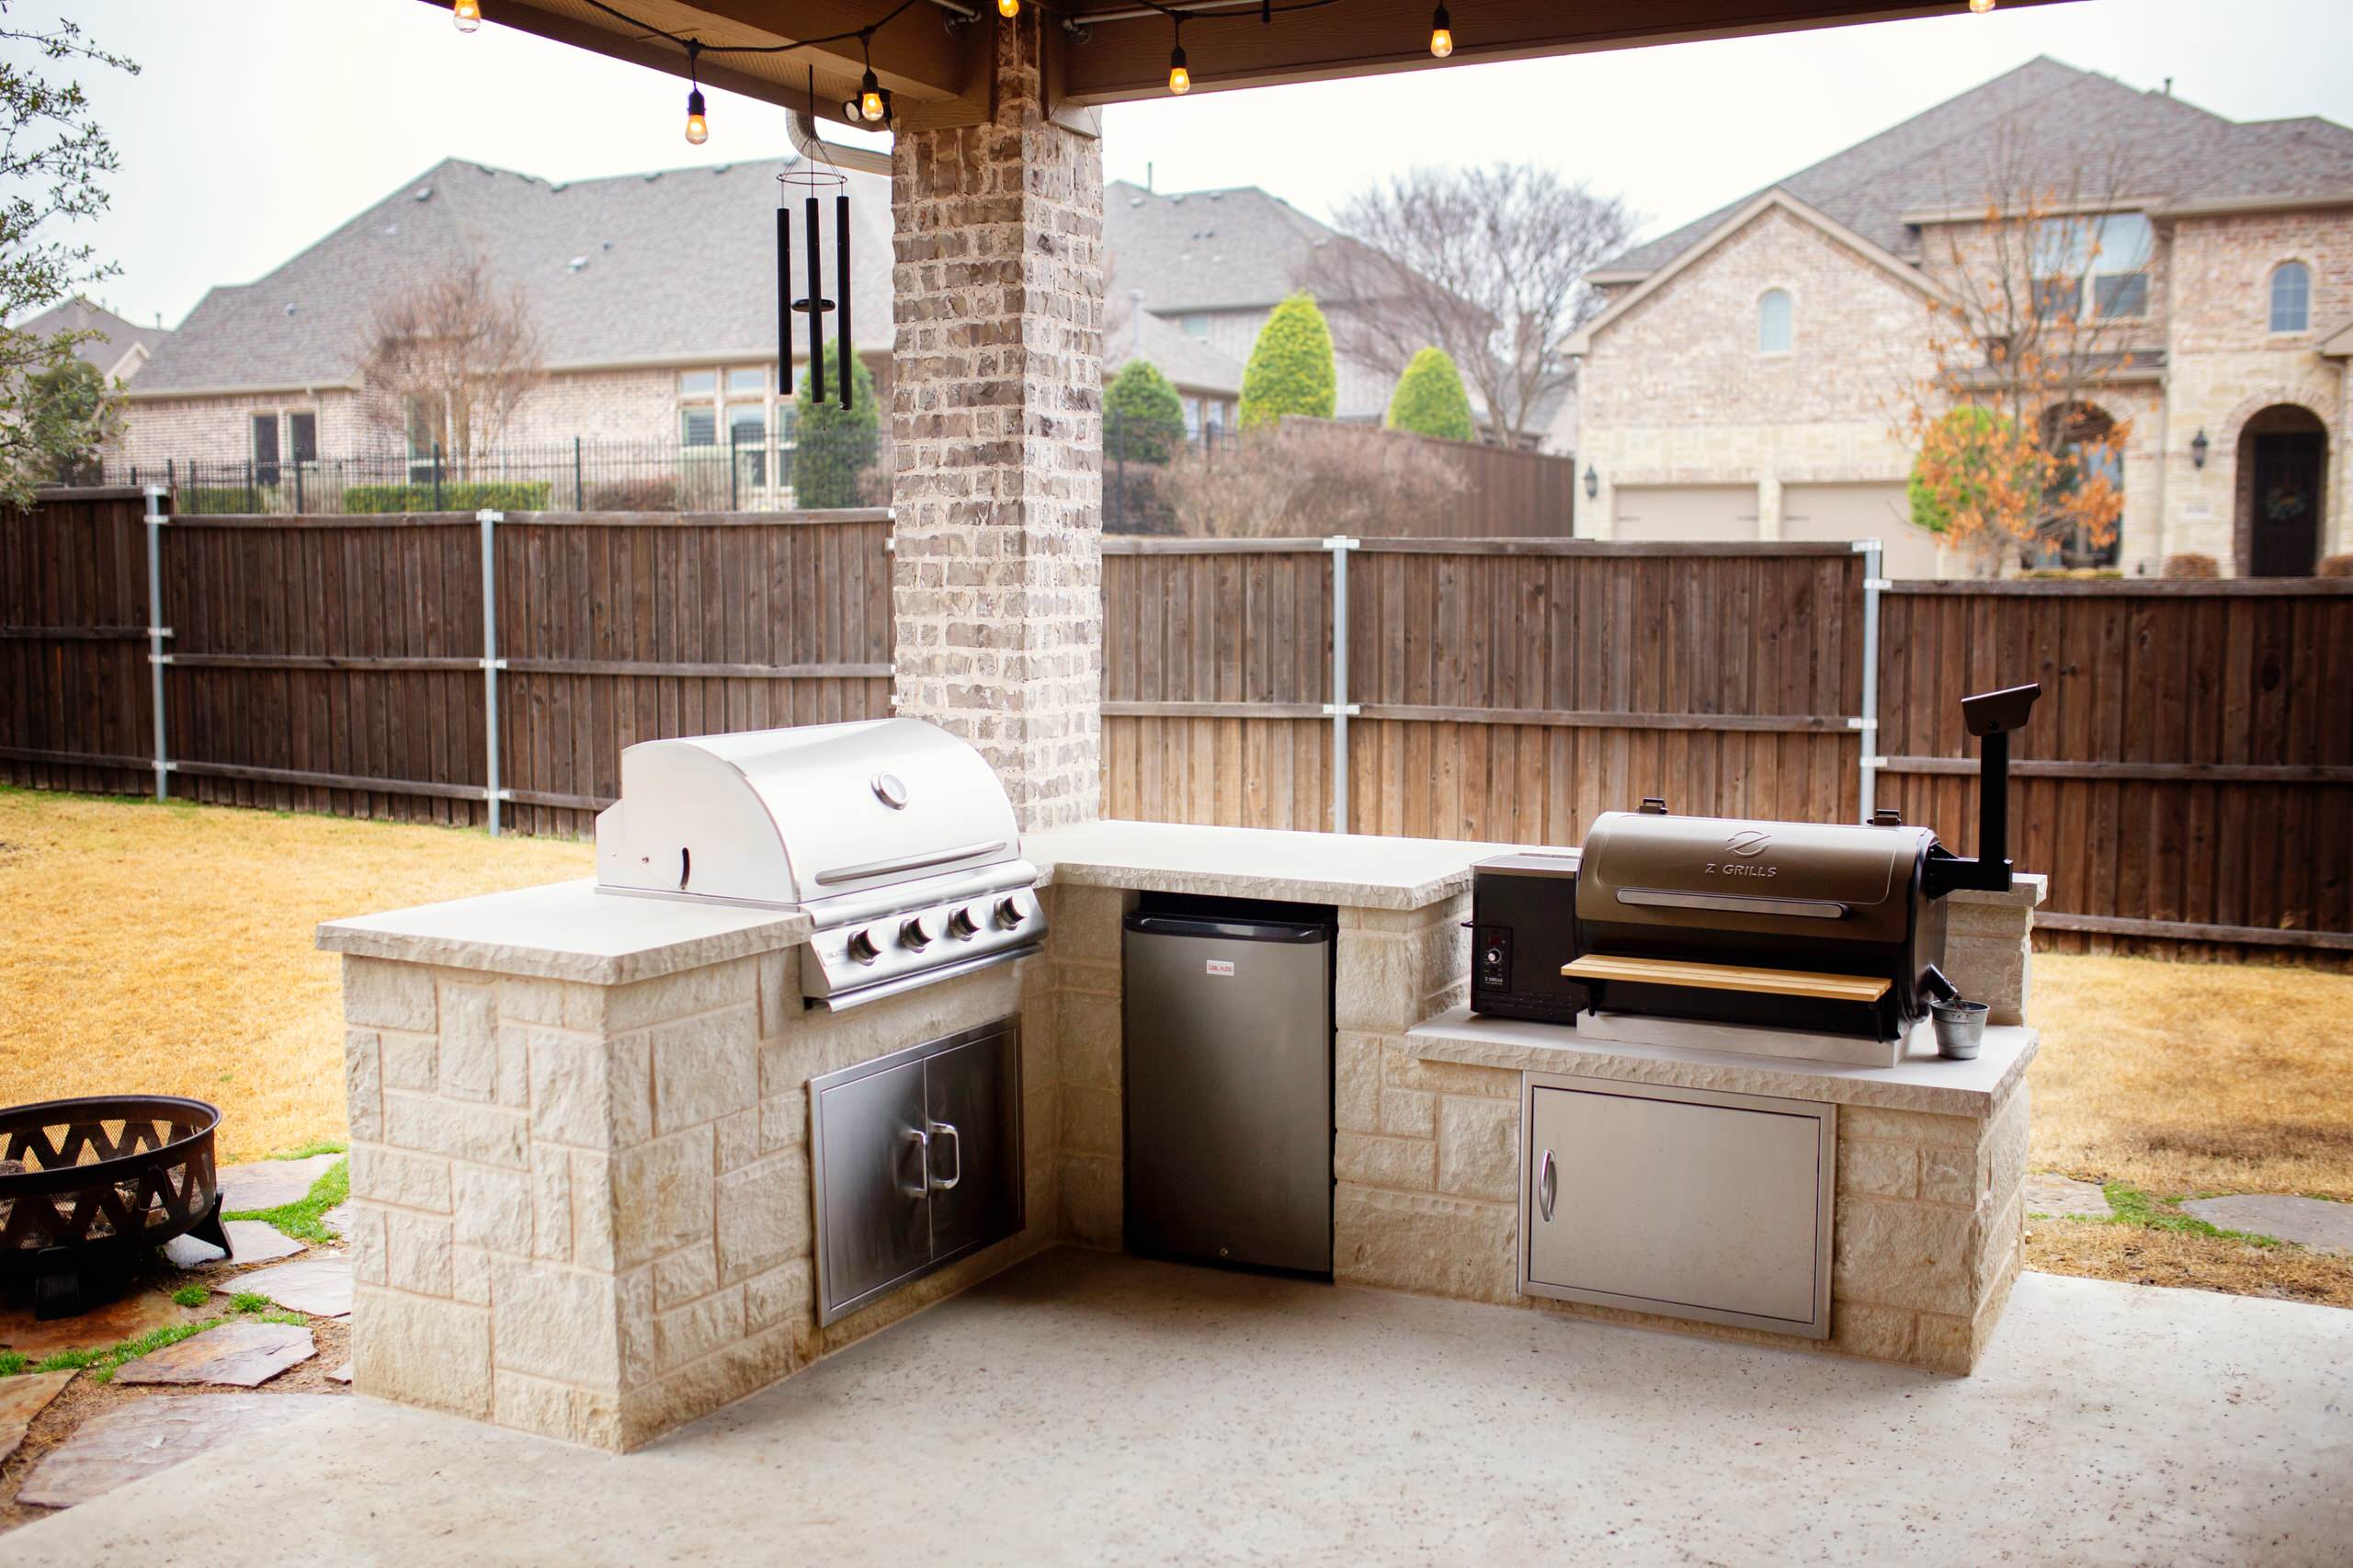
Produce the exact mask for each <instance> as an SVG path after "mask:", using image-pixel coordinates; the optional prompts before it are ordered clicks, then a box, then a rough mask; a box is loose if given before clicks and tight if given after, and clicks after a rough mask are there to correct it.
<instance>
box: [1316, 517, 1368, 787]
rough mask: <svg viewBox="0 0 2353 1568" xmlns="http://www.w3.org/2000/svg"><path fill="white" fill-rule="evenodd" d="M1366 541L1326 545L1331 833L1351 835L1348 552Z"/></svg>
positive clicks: (1335, 540)
mask: <svg viewBox="0 0 2353 1568" xmlns="http://www.w3.org/2000/svg"><path fill="white" fill-rule="evenodd" d="M1363 544H1364V540H1358V539H1350V538H1348V537H1347V535H1346V534H1334V535H1333V536H1332V537H1331V538H1329V539H1327V540H1324V549H1325V550H1327V551H1331V554H1332V700H1331V701H1329V702H1327V703H1325V704H1324V712H1326V713H1328V714H1330V715H1331V718H1332V831H1333V832H1334V833H1346V832H1347V831H1348V715H1349V714H1351V713H1354V712H1355V711H1356V710H1357V708H1356V704H1355V703H1353V702H1350V701H1349V700H1348V551H1352V550H1357V549H1360V548H1362V546H1363Z"/></svg>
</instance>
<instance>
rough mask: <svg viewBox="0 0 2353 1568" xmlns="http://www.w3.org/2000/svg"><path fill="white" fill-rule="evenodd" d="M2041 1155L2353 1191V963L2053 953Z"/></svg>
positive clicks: (2143, 1183) (2157, 1185) (2048, 964)
mask: <svg viewBox="0 0 2353 1568" xmlns="http://www.w3.org/2000/svg"><path fill="white" fill-rule="evenodd" d="M2028 1011H2029V1016H2030V1017H2031V1019H2032V1021H2033V1022H2034V1023H2035V1024H2036V1025H2037V1026H2038V1027H2040V1028H2041V1030H2042V1051H2041V1053H2040V1055H2039V1056H2038V1057H2037V1058H2036V1059H2035V1062H2034V1066H2033V1067H2032V1068H2031V1069H2030V1070H2029V1077H2028V1082H2029V1084H2030V1085H2032V1087H2033V1090H2034V1150H2033V1154H2032V1163H2033V1165H2034V1168H2035V1169H2037V1170H2046V1171H2058V1172H2061V1173H2063V1174H2064V1175H2067V1176H2078V1177H2081V1178H2082V1179H2084V1180H2086V1181H2127V1182H2131V1184H2132V1185H2133V1186H2135V1187H2140V1188H2142V1189H2143V1190H2144V1191H2147V1192H2151V1193H2155V1194H2160V1195H2163V1196H2166V1197H2177V1196H2190V1195H2195V1194H2199V1193H2210V1192H2300V1193H2303V1194H2306V1195H2307V1196H2310V1197H2313V1198H2334V1199H2346V1200H2353V974H2321V973H2316V972H2314V971H2311V970H2302V969H2287V968H2277V967H2272V966H2268V965H2263V966H2258V965H2248V964H2189V963H2164V962H2160V961H2158V960H2154V959H2115V958H2092V957H2086V956H2082V955H2078V954H2073V953H2040V954H2038V955H2036V957H2035V960H2034V995H2033V997H2032V998H2031V999H2030V1000H2029V1004H2028Z"/></svg>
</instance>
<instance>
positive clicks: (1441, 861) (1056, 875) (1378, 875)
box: [1021, 822, 1522, 910]
mask: <svg viewBox="0 0 2353 1568" xmlns="http://www.w3.org/2000/svg"><path fill="white" fill-rule="evenodd" d="M1521 847H1522V846H1518V845H1511V844H1481V843H1475V842H1471V841H1468V840H1459V839H1446V838H1387V837H1380V836H1375V835H1370V834H1347V833H1291V832H1283V831H1278V830H1276V829H1271V828H1255V827H1194V826H1188V825H1186V824H1178V823H1157V822H1090V823H1080V824H1075V825H1074V826H1070V827H1057V828H1049V829H1046V830H1045V831H1043V832H1040V833H1032V834H1025V835H1023V836H1022V839H1021V853H1022V854H1023V855H1024V856H1025V857H1027V858H1029V860H1031V861H1033V862H1034V863H1035V864H1036V865H1037V867H1038V869H1039V870H1040V873H1041V878H1040V880H1041V881H1051V882H1063V883H1071V884H1076V885H1080V886H1085V887H1112V888H1133V889H1135V890H1137V891H1139V892H1189V893H1213V894H1219V895H1222V896H1225V897H1233V898H1268V899H1287V900H1290V901H1293V902H1296V903H1329V904H1335V905H1337V906H1340V907H1342V908H1348V909H1398V910H1411V909H1422V908H1427V906H1428V905H1430V904H1433V903H1439V902H1441V901H1443V900H1445V899H1449V898H1451V897H1453V896H1454V895H1455V894H1457V893H1460V892H1466V891H1468V890H1469V888H1470V886H1471V863H1472V861H1473V860H1483V859H1485V858H1488V857H1489V856H1491V855H1509V854H1515V853H1518V852H1520V850H1521Z"/></svg>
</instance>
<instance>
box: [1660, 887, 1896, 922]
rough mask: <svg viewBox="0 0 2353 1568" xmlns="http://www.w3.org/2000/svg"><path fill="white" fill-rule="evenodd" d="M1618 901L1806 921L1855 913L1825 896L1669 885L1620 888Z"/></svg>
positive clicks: (1845, 916) (1841, 916)
mask: <svg viewBox="0 0 2353 1568" xmlns="http://www.w3.org/2000/svg"><path fill="white" fill-rule="evenodd" d="M1618 902H1619V903H1631V904H1635V905H1639V906H1643V907H1648V908H1656V909H1712V910H1716V911H1718V912H1720V913H1722V914H1726V915H1796V916H1798V917H1800V918H1802V919H1806V920H1844V919H1845V918H1847V915H1850V914H1852V913H1853V911H1852V910H1851V909H1850V908H1849V907H1848V906H1847V905H1846V904H1843V903H1837V902H1836V901H1835V900H1832V899H1826V898H1756V897H1753V896H1751V895H1749V894H1745V893H1736V892H1680V891H1677V890H1673V889H1666V888H1620V889H1619V890H1618Z"/></svg>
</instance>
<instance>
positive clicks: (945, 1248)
mask: <svg viewBox="0 0 2353 1568" xmlns="http://www.w3.org/2000/svg"><path fill="white" fill-rule="evenodd" d="M809 1096H810V1163H811V1165H812V1168H813V1173H814V1176H815V1187H816V1195H815V1196H816V1207H817V1321H818V1322H819V1323H821V1324H828V1323H832V1322H833V1321H834V1320H835V1319H836V1318H838V1317H841V1316H843V1315H844V1314H846V1313H847V1312H854V1311H856V1310H857V1309H858V1308H859V1307H862V1306H864V1305H866V1304H867V1303H868V1302H869V1301H873V1300H875V1299H876V1298H878V1297H881V1296H883V1295H887V1294H888V1293H889V1292H891V1291H892V1290H896V1289H897V1288H898V1287H899V1286H901V1285H904V1284H906V1283H907V1282H909V1281H910V1280H913V1279H915V1278H920V1277H921V1276H923V1275H925V1274H928V1273H930V1272H931V1271H932V1270H933V1269H935V1268H938V1267H940V1266H941V1265H942V1264H946V1263H949V1262H951V1261H952V1260H954V1259H956V1258H959V1257H961V1256H964V1255H965V1254H967V1253H970V1252H973V1251H976V1250H978V1249H979V1248H981V1247H984V1246H986V1245H988V1244H990V1243H992V1242H998V1241H1003V1240H1004V1239H1005V1238H1006V1237H1007V1236H1010V1235H1012V1234H1014V1233H1017V1232H1018V1231H1019V1230H1020V1229H1021V1226H1022V1179H1021V1178H1022V1160H1021V1031H1020V1026H1019V1025H1018V1024H1017V1023H1016V1022H1015V1021H1014V1020H1012V1019H1010V1018H1007V1019H1005V1020H1002V1021H1000V1022H997V1023H994V1024H984V1025H983V1026H981V1027H980V1028H972V1029H966V1030H963V1031H962V1032H961V1033H958V1034H953V1035H949V1036H947V1037H945V1038H944V1039H940V1040H930V1041H927V1042H926V1043H925V1044H922V1045H917V1046H913V1047H910V1048H909V1049H907V1050H905V1051H895V1052H893V1053H892V1054H891V1055H889V1056H884V1057H879V1058H877V1059H876V1060H874V1061H872V1062H861V1063H859V1064H858V1066H856V1067H848V1068H845V1069H843V1070H842V1071H841V1072H838V1073H830V1074H826V1075H825V1076H824V1077H822V1078H814V1079H812V1080H811V1081H810V1084H809Z"/></svg>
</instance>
